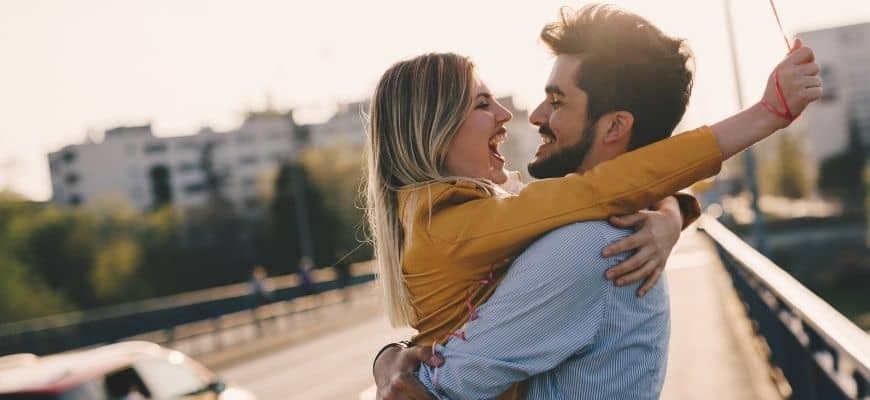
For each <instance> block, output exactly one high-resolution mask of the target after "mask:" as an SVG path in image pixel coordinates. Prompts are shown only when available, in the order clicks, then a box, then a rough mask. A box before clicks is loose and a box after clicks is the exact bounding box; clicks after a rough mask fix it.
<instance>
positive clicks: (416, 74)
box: [365, 53, 475, 326]
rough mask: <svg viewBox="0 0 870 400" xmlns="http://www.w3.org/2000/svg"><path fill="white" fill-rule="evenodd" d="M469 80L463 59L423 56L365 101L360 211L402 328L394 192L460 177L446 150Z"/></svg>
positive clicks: (405, 321) (406, 308)
mask: <svg viewBox="0 0 870 400" xmlns="http://www.w3.org/2000/svg"><path fill="white" fill-rule="evenodd" d="M474 82H475V72H474V64H473V63H472V62H471V60H469V59H468V58H466V57H463V56H460V55H457V54H452V53H433V54H424V55H421V56H418V57H415V58H412V59H410V60H406V61H400V62H398V63H396V64H394V65H393V66H392V67H390V68H389V69H388V70H387V71H386V72H385V73H384V75H383V76H382V77H381V79H380V81H379V82H378V85H377V88H376V89H375V92H374V95H373V96H372V99H371V104H370V106H369V113H368V142H367V145H366V155H365V158H366V167H367V171H366V182H365V198H366V209H367V210H366V211H367V212H366V214H367V217H368V221H369V225H370V229H371V234H372V240H373V244H374V250H375V262H376V263H377V268H378V279H379V281H380V284H381V287H382V288H383V291H384V299H385V300H386V301H385V304H386V308H387V315H389V318H390V323H391V324H392V325H393V326H407V325H410V324H413V323H415V322H416V319H417V317H416V313H415V311H414V307H413V305H412V304H411V301H410V296H409V293H408V288H407V286H406V285H405V279H404V277H403V274H402V261H403V259H402V249H403V248H404V246H405V244H406V243H405V239H406V232H404V230H403V227H402V224H401V222H400V216H399V205H398V198H397V192H398V191H399V189H402V188H408V187H409V186H417V185H425V184H429V183H432V182H438V181H446V180H455V179H461V178H455V177H451V176H449V174H448V173H447V172H446V171H445V170H444V166H445V161H446V159H447V148H448V146H449V145H450V142H451V140H452V139H453V137H454V136H455V135H456V132H457V131H458V130H459V127H460V126H461V125H462V122H463V120H464V119H465V117H466V115H467V114H468V113H469V112H470V111H471V108H472V102H473V100H474V98H473V96H474V93H473V91H474ZM412 201H413V200H412ZM412 208H413V207H407V208H406V209H412ZM409 223H410V221H409V220H408V221H406V224H409ZM408 228H409V229H410V226H408ZM408 237H409V235H408Z"/></svg>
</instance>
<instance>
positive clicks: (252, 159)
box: [239, 156, 259, 165]
mask: <svg viewBox="0 0 870 400" xmlns="http://www.w3.org/2000/svg"><path fill="white" fill-rule="evenodd" d="M258 161H259V160H258V159H257V156H244V157H242V158H240V159H239V163H240V164H242V165H254V164H256V163H257V162H258Z"/></svg>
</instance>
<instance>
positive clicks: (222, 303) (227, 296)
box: [0, 264, 374, 356]
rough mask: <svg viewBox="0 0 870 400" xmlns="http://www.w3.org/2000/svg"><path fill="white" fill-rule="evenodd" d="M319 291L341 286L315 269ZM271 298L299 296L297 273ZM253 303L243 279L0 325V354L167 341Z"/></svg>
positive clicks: (365, 277) (360, 275)
mask: <svg viewBox="0 0 870 400" xmlns="http://www.w3.org/2000/svg"><path fill="white" fill-rule="evenodd" d="M354 270H356V271H355V272H356V273H354V275H353V276H352V277H351V279H350V282H347V283H348V284H350V285H355V284H360V283H365V282H369V281H372V280H374V274H372V273H371V272H370V270H371V269H370V267H369V266H368V265H367V264H366V265H359V264H358V265H356V266H355V268H354ZM315 272H317V273H318V274H317V276H315V278H316V279H318V276H319V279H318V280H319V282H317V283H316V284H315V287H316V290H317V291H318V292H326V291H330V290H334V289H338V288H339V287H341V284H342V282H340V281H339V280H338V279H336V278H335V277H334V276H333V275H334V274H332V273H331V271H320V270H318V271H315ZM272 282H273V284H274V286H275V290H274V291H273V292H272V299H273V301H275V302H283V301H289V300H293V299H296V298H299V297H302V296H304V295H305V294H306V291H305V290H304V289H303V288H302V287H300V286H299V284H298V279H297V278H296V277H295V276H284V277H275V278H272ZM254 307H255V302H254V301H253V299H252V296H251V292H250V286H249V284H247V283H240V284H235V285H229V286H223V287H218V288H213V289H206V290H201V291H196V292H190V293H182V294H178V295H173V296H167V297H163V298H157V299H150V300H144V301H140V302H134V303H128V304H121V305H117V306H111V307H105V308H101V309H95V310H85V311H79V312H72V313H67V314H62V315H56V316H51V317H45V318H38V319H33V320H27V321H20V322H13V323H8V324H2V325H0V356H2V355H6V354H13V353H34V354H37V355H45V354H52V353H57V352H61V351H66V350H72V349H78V348H82V347H88V346H94V345H99V344H105V343H112V342H115V341H118V340H123V339H126V338H130V337H135V336H138V335H142V334H147V333H151V332H155V331H163V332H164V334H165V335H164V336H166V338H167V340H166V341H167V342H169V343H171V342H172V341H174V340H175V339H176V337H175V336H176V330H175V328H176V327H179V326H185V325H189V324H192V323H197V322H203V321H210V320H211V321H218V320H219V319H220V318H221V317H222V316H225V315H230V314H238V313H240V312H242V311H246V310H251V309H253V308H254Z"/></svg>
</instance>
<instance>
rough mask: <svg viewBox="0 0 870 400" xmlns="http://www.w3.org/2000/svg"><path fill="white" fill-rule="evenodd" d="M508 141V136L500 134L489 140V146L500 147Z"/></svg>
mask: <svg viewBox="0 0 870 400" xmlns="http://www.w3.org/2000/svg"><path fill="white" fill-rule="evenodd" d="M506 140H507V135H506V134H504V133H499V134H497V135H495V136H493V137H491V138H489V145H490V146H498V145H500V144H502V143H504V142H505V141H506Z"/></svg>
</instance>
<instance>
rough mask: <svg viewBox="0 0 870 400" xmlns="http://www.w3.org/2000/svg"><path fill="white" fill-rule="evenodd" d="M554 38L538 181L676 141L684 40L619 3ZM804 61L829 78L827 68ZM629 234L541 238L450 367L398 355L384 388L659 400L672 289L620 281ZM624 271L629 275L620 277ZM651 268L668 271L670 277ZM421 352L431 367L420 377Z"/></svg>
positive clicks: (573, 19)
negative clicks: (520, 385)
mask: <svg viewBox="0 0 870 400" xmlns="http://www.w3.org/2000/svg"><path fill="white" fill-rule="evenodd" d="M541 39H542V40H543V41H544V43H545V44H546V45H547V46H548V47H549V48H550V49H551V50H552V51H553V52H554V53H555V55H556V60H555V63H554V65H553V69H552V71H551V74H550V77H549V79H548V82H547V86H546V94H547V99H546V100H545V101H543V102H541V104H540V105H539V106H538V107H537V108H536V109H535V110H534V112H533V113H532V114H531V115H530V117H529V119H530V122H531V123H532V124H534V125H536V126H538V127H539V132H540V134H541V136H542V137H543V141H544V144H542V145H541V146H540V147H539V148H538V151H537V153H536V154H535V158H534V159H533V160H532V161H531V163H530V164H529V172H530V173H531V174H532V175H533V176H535V177H537V178H551V177H559V176H563V175H565V174H568V173H572V172H577V173H583V172H585V171H588V170H589V169H591V168H594V167H595V166H596V165H597V164H599V163H601V162H603V161H605V160H609V159H611V158H614V157H616V156H618V155H619V154H622V153H624V152H626V151H628V150H632V149H635V148H637V147H640V146H644V145H647V144H650V143H653V142H655V141H658V140H661V139H664V138H665V137H667V136H669V135H670V133H671V132H672V131H673V129H674V128H675V127H676V125H677V123H678V122H679V121H680V119H681V118H682V116H683V114H684V112H685V109H686V105H687V103H688V99H689V95H690V93H691V87H692V72H691V71H690V70H689V68H688V67H687V63H688V62H689V60H690V58H691V55H690V54H689V52H688V49H687V47H686V46H685V43H684V41H683V40H680V39H674V38H670V37H668V36H666V35H664V34H663V33H662V32H661V31H660V30H659V29H658V28H656V27H655V26H653V25H652V24H651V23H649V22H648V21H646V20H644V19H643V18H641V17H639V16H637V15H634V14H631V13H627V12H624V11H621V10H618V9H615V8H611V7H607V6H589V7H585V8H583V9H581V10H579V11H578V12H576V13H575V12H572V11H570V10H565V11H563V13H562V16H561V19H560V20H559V21H558V22H556V23H553V24H550V25H547V26H546V27H545V28H544V30H543V31H542V33H541ZM801 53H802V54H800V57H798V56H795V57H794V58H793V59H791V61H789V59H787V60H786V61H789V62H792V63H802V64H811V61H812V52H811V51H809V50H808V49H801ZM784 64H785V62H784ZM794 65H797V64H794ZM781 66H782V65H781ZM795 68H797V67H795ZM805 69H806V70H807V71H811V70H813V69H814V72H808V74H809V75H815V74H817V73H818V71H817V69H818V66H815V65H814V64H813V65H810V66H809V67H806V68H805ZM810 85H811V86H812V88H811V89H812V90H810V91H809V92H808V93H810V94H809V95H808V97H807V99H805V100H807V103H808V102H809V101H812V99H810V97H813V98H818V97H815V96H817V95H819V96H820V92H821V88H820V87H819V88H818V91H816V90H815V89H816V88H815V81H813V82H812V83H811V84H810ZM816 92H818V93H816ZM770 93H771V90H768V91H766V92H765V98H766V99H767V98H768V96H769V94H770ZM773 101H775V100H773ZM768 102H771V100H768ZM803 106H805V103H804V104H803ZM803 106H801V107H800V108H798V109H802V108H803ZM742 114H743V116H746V117H748V116H750V115H751V118H752V120H753V121H757V123H756V124H754V125H753V126H752V129H757V130H758V132H759V135H766V134H769V133H771V132H773V131H774V130H776V129H777V128H781V127H783V126H785V125H787V124H786V123H785V122H784V121H782V120H778V119H777V118H779V117H777V114H774V113H773V112H767V111H766V110H764V109H763V108H762V106H761V105H758V106H755V107H753V108H752V109H750V110H747V111H745V112H744V113H742ZM786 114H788V112H786ZM780 115H781V114H780ZM732 122H733V120H731V122H729V120H726V121H723V123H732ZM720 124H721V123H720ZM761 137H763V136H761ZM626 235H627V232H626V231H625V230H621V229H618V228H615V227H612V226H610V225H609V224H607V223H606V222H602V221H596V222H583V223H577V224H573V225H569V226H565V227H562V228H560V229H557V230H554V231H552V232H550V233H549V234H547V235H546V236H544V237H542V238H541V239H539V240H538V241H537V242H535V243H534V244H533V245H532V246H530V247H529V248H528V249H526V251H525V252H524V253H523V254H522V255H521V256H520V257H519V258H518V259H517V260H516V261H515V262H514V264H513V265H512V266H511V268H510V270H509V271H508V273H507V275H506V276H505V278H504V280H503V281H502V282H501V284H500V286H499V287H498V289H497V290H496V291H495V293H494V294H493V295H492V297H491V298H490V299H489V300H488V301H487V302H486V303H485V304H484V305H483V306H481V307H480V308H479V310H478V314H479V316H480V317H479V318H478V319H477V320H475V321H474V322H472V323H469V324H468V325H467V326H466V328H465V334H466V336H468V337H469V338H471V339H469V340H466V341H463V340H459V339H451V340H450V341H449V342H448V343H447V345H446V346H438V348H437V350H438V352H439V353H441V354H442V355H443V358H444V359H446V360H447V362H446V363H444V364H443V365H442V364H441V361H442V360H440V359H438V358H437V357H434V358H433V357H431V356H432V354H433V353H432V352H431V349H426V348H415V347H412V348H410V349H407V350H399V349H397V348H393V347H390V348H387V349H385V351H383V353H382V354H380V355H379V357H378V358H377V359H376V363H375V378H376V379H375V380H376V382H377V384H378V393H379V395H380V396H381V397H383V398H433V397H432V396H431V394H436V395H438V397H440V398H455V399H458V398H472V399H478V398H495V397H496V396H498V395H499V394H501V393H502V392H504V391H505V390H506V389H507V388H508V387H509V386H510V385H511V384H512V383H515V382H520V381H524V380H528V392H527V393H526V397H527V398H541V399H553V398H572V399H573V398H591V399H655V398H658V396H659V393H660V391H661V388H662V385H663V382H664V376H665V367H666V365H665V363H666V361H667V345H668V335H669V305H668V294H667V291H666V287H665V286H664V285H655V286H653V287H651V288H648V289H647V288H643V290H648V292H647V293H646V296H643V297H642V298H638V297H636V296H635V295H634V290H635V289H637V286H639V285H638V284H635V285H633V286H632V287H629V288H620V287H615V286H614V285H612V284H609V283H608V282H607V280H606V278H605V277H604V276H603V275H604V273H605V271H607V270H608V269H609V268H611V267H613V266H614V265H616V264H617V263H619V262H621V261H623V260H625V259H626V256H627V255H626V254H617V253H619V252H620V251H621V250H622V249H624V248H630V246H620V247H621V248H616V249H609V250H610V251H606V252H605V254H604V257H602V255H601V249H603V248H605V247H607V246H608V245H610V244H611V243H613V242H614V241H616V240H619V239H620V238H624V237H625V236H626ZM623 243H624V242H623ZM605 257H606V258H605ZM662 264H663V263H662ZM662 266H663V265H662ZM630 267H631V268H628V269H633V268H636V267H637V266H630ZM643 270H646V273H650V270H649V269H646V267H644V268H641V269H640V270H638V271H643ZM540 271H547V273H546V274H541V273H540ZM612 272H617V273H616V275H620V274H619V272H621V271H608V275H610V273H612ZM651 273H652V274H653V278H655V277H656V276H658V275H659V274H662V271H661V268H655V269H654V270H653V271H651ZM632 274H634V272H633V273H632ZM626 278H627V277H626ZM620 279H624V278H620ZM418 360H419V361H423V362H425V363H426V364H429V365H426V364H424V365H422V366H421V367H420V370H419V372H418V373H417V374H416V375H413V374H414V372H413V371H414V369H415V368H416V366H417V361H418ZM434 365H440V367H439V368H434V367H433V366H434ZM414 376H416V377H417V378H419V382H418V381H416V380H415V379H412V378H413V377H414ZM406 395H407V396H406Z"/></svg>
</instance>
